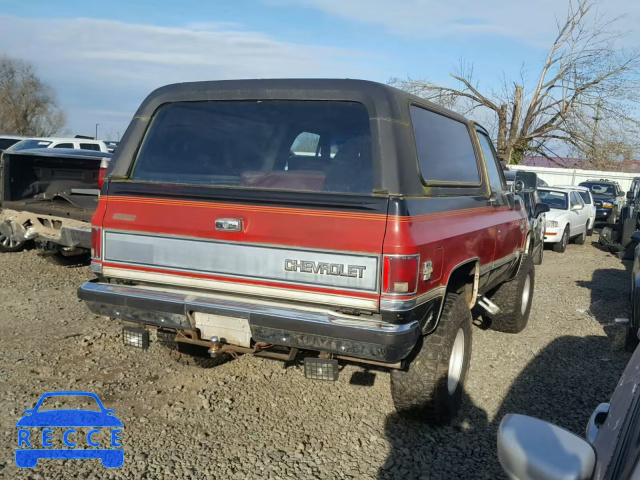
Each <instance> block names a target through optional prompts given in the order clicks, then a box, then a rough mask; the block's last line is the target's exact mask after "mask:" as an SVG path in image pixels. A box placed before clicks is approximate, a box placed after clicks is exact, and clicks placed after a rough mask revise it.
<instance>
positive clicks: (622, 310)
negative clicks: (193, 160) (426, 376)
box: [0, 236, 629, 479]
mask: <svg viewBox="0 0 640 480" xmlns="http://www.w3.org/2000/svg"><path fill="white" fill-rule="evenodd" d="M595 238H596V237H595V236H594V237H592V239H595ZM625 267H627V269H628V268H629V265H625V264H623V263H622V262H620V261H619V260H618V259H617V258H615V257H613V256H611V255H609V254H607V253H605V252H602V251H600V250H598V249H597V248H596V247H595V246H592V245H585V246H578V245H570V246H569V248H568V249H567V252H566V253H565V254H563V255H561V254H556V253H553V252H551V251H546V252H545V261H544V265H542V266H541V267H538V269H537V272H536V273H537V274H536V292H535V298H534V305H533V310H532V314H531V320H530V323H529V326H528V328H527V329H526V330H525V331H524V332H523V333H521V334H519V335H508V334H501V333H497V332H493V331H491V330H483V329H482V325H481V322H480V321H477V323H478V324H479V325H478V327H476V328H474V347H473V348H474V350H473V359H472V367H471V373H470V376H469V380H468V384H467V395H466V398H465V406H464V409H463V411H462V413H461V414H460V415H459V417H458V418H457V419H456V420H455V421H453V422H452V423H451V424H450V425H448V426H445V427H440V428H430V427H426V426H421V425H416V424H413V423H411V422H407V421H404V420H402V419H399V418H397V416H396V415H395V414H394V412H393V406H392V402H391V396H390V393H389V374H388V372H385V371H383V370H368V371H367V370H365V369H364V368H363V367H361V366H358V365H348V366H346V367H345V368H344V370H343V371H342V372H341V375H340V380H339V381H338V382H336V383H319V382H312V381H308V380H306V379H305V378H304V375H303V372H302V369H301V367H300V365H293V366H285V365H284V364H283V363H281V362H278V361H275V360H269V359H261V358H252V357H248V356H247V357H242V358H240V359H238V360H235V361H232V362H229V363H226V364H224V365H221V366H218V367H216V368H213V369H202V368H200V367H198V366H195V365H193V364H188V363H187V362H185V360H184V359H181V360H180V361H178V359H177V358H176V357H175V355H174V354H170V353H169V352H168V351H167V350H165V349H164V348H162V347H161V346H160V345H159V344H157V343H154V344H153V345H152V347H151V348H150V349H149V350H148V351H146V352H145V351H140V350H137V349H133V348H125V347H123V346H122V339H121V336H120V327H121V326H120V325H119V324H118V323H117V322H113V321H109V320H107V319H104V318H101V317H97V316H94V315H92V314H90V313H88V311H87V310H86V309H85V307H84V305H83V304H82V303H81V302H80V301H79V300H78V299H77V297H76V288H77V287H78V286H79V285H80V283H81V282H83V281H84V280H86V279H89V278H91V277H92V275H91V272H90V271H89V268H88V267H86V266H82V267H69V266H66V267H64V266H56V265H52V264H50V263H48V262H47V261H45V260H44V259H42V258H40V257H38V256H37V255H36V254H35V252H33V251H31V252H29V251H27V252H22V253H17V254H2V255H0V272H1V273H2V275H0V352H2V353H1V355H2V361H1V362H0V412H2V415H0V477H3V478H33V479H37V478H74V477H76V478H89V477H91V478H96V477H104V478H125V477H126V478H176V477H183V478H225V479H226V478H249V479H251V478H255V479H264V478H292V479H293V478H296V479H297V478H319V479H325V478H326V479H330V478H403V479H411V478H424V479H427V478H428V479H440V478H442V479H445V478H446V479H451V478H465V479H472V478H486V479H493V478H504V477H503V476H502V473H501V471H500V466H499V463H498V461H497V456H496V448H495V433H496V428H497V425H498V423H499V421H500V419H501V418H502V416H503V415H504V414H505V413H507V412H520V413H526V414H530V415H535V416H538V417H541V418H543V419H545V420H549V421H552V422H555V423H557V424H559V425H561V426H563V427H565V428H568V429H570V430H572V431H574V432H576V433H578V434H582V432H583V430H584V426H585V424H586V421H587V419H588V417H589V415H590V413H591V411H592V410H593V408H595V406H596V405H597V404H598V403H600V402H601V401H606V400H607V399H608V397H609V396H610V394H611V392H612V391H613V389H614V387H615V384H616V381H617V379H618V377H619V375H620V374H621V372H622V370H623V367H624V365H625V364H626V362H627V360H628V358H629V355H628V354H626V353H625V352H624V350H623V335H624V326H623V325H621V324H619V323H615V322H614V319H615V318H617V317H627V316H628V312H627V310H628V284H629V282H628V278H629V273H628V271H627V269H625ZM370 383H373V385H370V386H367V384H370ZM52 390H88V391H93V392H95V393H97V394H98V395H99V396H100V397H101V398H102V400H103V402H104V403H105V405H106V406H107V408H113V409H115V412H116V415H117V416H118V417H119V418H120V419H121V420H122V421H123V422H124V425H125V427H124V429H123V445H124V450H125V464H124V466H123V467H122V468H120V469H117V470H107V469H105V468H103V467H102V466H101V464H100V462H99V460H84V461H80V460H67V461H59V460H41V461H40V463H39V464H38V466H37V467H36V468H34V469H31V470H19V469H18V468H16V466H15V464H14V460H13V456H14V448H15V446H16V444H17V432H16V428H15V423H16V421H17V420H18V419H19V418H20V416H21V415H22V411H23V410H24V409H25V408H32V407H33V405H34V404H35V401H36V400H37V399H38V398H39V396H40V395H41V394H42V393H43V392H47V391H52Z"/></svg>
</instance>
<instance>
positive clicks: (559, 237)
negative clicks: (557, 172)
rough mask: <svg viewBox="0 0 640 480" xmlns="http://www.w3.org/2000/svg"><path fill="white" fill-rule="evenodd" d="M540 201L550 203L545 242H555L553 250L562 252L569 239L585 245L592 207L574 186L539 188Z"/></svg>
mask: <svg viewBox="0 0 640 480" xmlns="http://www.w3.org/2000/svg"><path fill="white" fill-rule="evenodd" d="M538 194H539V195H540V201H541V202H542V203H546V204H547V205H549V208H550V209H551V211H550V212H549V213H547V224H546V227H547V229H546V232H545V234H544V242H545V243H551V244H553V250H554V251H556V252H558V253H562V252H564V251H565V249H566V248H567V244H568V243H569V240H571V239H574V240H575V243H577V244H578V245H583V244H584V242H585V240H586V238H587V233H588V229H589V215H590V209H589V208H587V207H586V206H585V203H584V201H583V200H582V197H581V196H580V194H579V193H578V192H577V191H576V190H575V189H573V188H571V189H569V188H561V187H544V188H539V189H538Z"/></svg>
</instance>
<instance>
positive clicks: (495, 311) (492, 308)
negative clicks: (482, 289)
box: [477, 297, 500, 315]
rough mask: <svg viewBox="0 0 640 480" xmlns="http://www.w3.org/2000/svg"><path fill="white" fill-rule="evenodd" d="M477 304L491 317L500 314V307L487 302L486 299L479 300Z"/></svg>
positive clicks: (489, 301)
mask: <svg viewBox="0 0 640 480" xmlns="http://www.w3.org/2000/svg"><path fill="white" fill-rule="evenodd" d="M477 304H478V305H480V306H481V307H482V308H484V309H485V310H486V311H487V312H489V313H490V314H491V315H497V314H498V313H499V312H500V307H499V306H497V305H496V304H495V303H493V302H492V301H491V300H489V299H488V298H487V297H482V298H480V300H478V302H477Z"/></svg>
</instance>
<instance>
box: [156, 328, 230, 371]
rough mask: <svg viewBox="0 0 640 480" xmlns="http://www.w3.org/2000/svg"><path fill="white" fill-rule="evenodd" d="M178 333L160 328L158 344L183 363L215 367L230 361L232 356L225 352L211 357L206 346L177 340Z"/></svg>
mask: <svg viewBox="0 0 640 480" xmlns="http://www.w3.org/2000/svg"><path fill="white" fill-rule="evenodd" d="M175 338H176V334H175V333H174V332H168V331H165V330H158V340H157V342H158V344H160V345H162V346H163V347H164V348H166V349H167V350H169V351H170V352H171V353H172V355H174V356H175V357H176V359H177V360H178V362H179V363H181V364H183V365H191V364H195V365H198V366H199V367H202V368H213V367H217V366H218V365H221V364H223V363H226V362H228V361H229V360H230V359H231V357H230V356H229V355H228V354H226V353H223V354H222V355H218V356H217V357H211V356H210V355H209V353H208V352H207V349H206V348H205V347H200V346H198V345H191V344H188V343H182V342H176V341H175Z"/></svg>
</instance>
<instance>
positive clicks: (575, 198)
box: [571, 192, 584, 206]
mask: <svg viewBox="0 0 640 480" xmlns="http://www.w3.org/2000/svg"><path fill="white" fill-rule="evenodd" d="M571 205H572V206H573V205H583V206H584V202H583V201H582V197H580V195H579V194H578V193H577V192H571Z"/></svg>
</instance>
